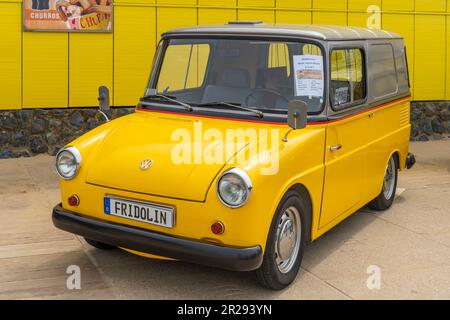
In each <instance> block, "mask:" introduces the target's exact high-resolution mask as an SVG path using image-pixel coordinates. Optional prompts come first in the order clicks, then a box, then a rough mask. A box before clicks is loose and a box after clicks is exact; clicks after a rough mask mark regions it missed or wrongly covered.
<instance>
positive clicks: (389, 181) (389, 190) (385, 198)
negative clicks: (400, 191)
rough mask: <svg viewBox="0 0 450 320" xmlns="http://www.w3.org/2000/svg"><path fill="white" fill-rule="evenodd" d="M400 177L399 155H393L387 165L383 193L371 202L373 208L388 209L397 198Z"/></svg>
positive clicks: (370, 205) (370, 206)
mask: <svg viewBox="0 0 450 320" xmlns="http://www.w3.org/2000/svg"><path fill="white" fill-rule="evenodd" d="M397 179H398V161H397V156H396V155H392V156H391V157H390V158H389V161H388V164H387V166H386V172H385V174H384V178H383V188H382V190H381V193H380V194H379V195H378V197H376V198H375V199H373V200H372V201H371V202H370V203H369V208H370V209H373V210H386V209H388V208H389V207H390V206H391V205H392V203H393V202H394V198H395V191H396V190H397Z"/></svg>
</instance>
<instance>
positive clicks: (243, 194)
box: [216, 168, 253, 209]
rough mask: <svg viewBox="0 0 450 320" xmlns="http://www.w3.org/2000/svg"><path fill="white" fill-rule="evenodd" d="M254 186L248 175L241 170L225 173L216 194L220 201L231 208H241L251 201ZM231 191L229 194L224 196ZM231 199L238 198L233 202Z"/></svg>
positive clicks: (218, 181)
mask: <svg viewBox="0 0 450 320" xmlns="http://www.w3.org/2000/svg"><path fill="white" fill-rule="evenodd" d="M252 189H253V185H252V182H251V180H250V177H249V176H248V174H247V173H246V172H245V171H244V170H242V169H239V168H231V169H228V170H226V171H224V172H223V173H222V174H221V176H220V177H219V179H218V180H217V184H216V193H217V196H218V197H219V200H220V201H221V202H222V203H223V204H224V205H225V206H227V207H229V208H233V209H235V208H240V207H242V206H243V205H245V204H246V203H247V202H248V200H249V199H250V196H251V193H252ZM226 191H229V194H228V195H227V194H224V193H225V192H226ZM230 196H231V197H237V200H235V201H233V200H232V199H231V198H230Z"/></svg>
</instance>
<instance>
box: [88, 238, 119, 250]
mask: <svg viewBox="0 0 450 320" xmlns="http://www.w3.org/2000/svg"><path fill="white" fill-rule="evenodd" d="M84 240H86V242H87V243H89V244H90V245H91V246H93V247H94V248H97V249H100V250H111V249H114V248H115V247H114V246H112V245H110V244H106V243H103V242H99V241H97V240H92V239H89V238H84Z"/></svg>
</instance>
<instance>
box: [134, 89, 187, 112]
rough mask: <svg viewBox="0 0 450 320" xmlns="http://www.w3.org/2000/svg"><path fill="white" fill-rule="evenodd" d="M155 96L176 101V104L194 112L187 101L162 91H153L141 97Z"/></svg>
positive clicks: (148, 98)
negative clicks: (179, 99)
mask: <svg viewBox="0 0 450 320" xmlns="http://www.w3.org/2000/svg"><path fill="white" fill-rule="evenodd" d="M155 98H159V99H163V100H166V101H170V102H173V103H176V104H178V105H180V106H183V107H185V108H186V110H187V111H190V112H192V111H193V110H194V109H193V108H192V106H191V105H190V104H187V103H186V102H182V101H178V100H177V98H176V97H173V96H168V95H165V94H161V93H156V92H152V93H150V94H147V95H145V96H143V97H142V98H141V100H151V99H155Z"/></svg>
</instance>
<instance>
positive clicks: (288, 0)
mask: <svg viewBox="0 0 450 320" xmlns="http://www.w3.org/2000/svg"><path fill="white" fill-rule="evenodd" d="M312 2H313V0H277V3H276V5H277V7H278V8H289V9H290V8H302V9H309V8H312Z"/></svg>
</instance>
